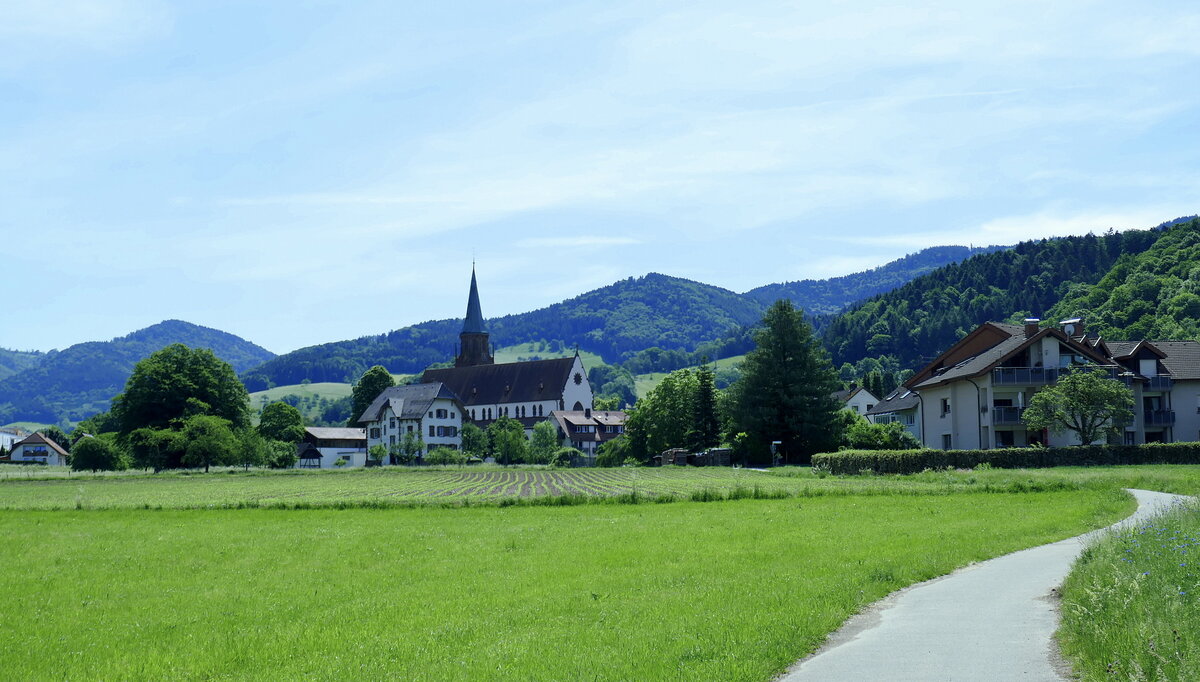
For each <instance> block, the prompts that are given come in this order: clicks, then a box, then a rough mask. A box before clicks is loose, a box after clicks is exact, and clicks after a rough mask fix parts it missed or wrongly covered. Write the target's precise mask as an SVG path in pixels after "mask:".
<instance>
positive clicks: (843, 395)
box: [829, 386, 862, 403]
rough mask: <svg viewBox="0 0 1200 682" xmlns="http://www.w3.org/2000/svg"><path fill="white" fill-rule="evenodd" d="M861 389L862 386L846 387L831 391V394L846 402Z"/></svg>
mask: <svg viewBox="0 0 1200 682" xmlns="http://www.w3.org/2000/svg"><path fill="white" fill-rule="evenodd" d="M861 390H862V387H861V386H854V387H853V388H844V389H842V390H840V391H834V392H833V393H830V394H829V396H830V397H831V398H834V399H836V400H839V401H841V402H843V403H844V402H848V401H849V400H850V399H851V398H853V397H854V394H855V393H858V392H859V391H861Z"/></svg>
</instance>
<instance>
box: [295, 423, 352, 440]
mask: <svg viewBox="0 0 1200 682" xmlns="http://www.w3.org/2000/svg"><path fill="white" fill-rule="evenodd" d="M304 430H305V431H307V432H308V434H309V435H310V436H312V437H313V438H316V439H318V440H366V439H367V430H366V429H356V428H354V427H344V426H343V427H338V426H306V427H304Z"/></svg>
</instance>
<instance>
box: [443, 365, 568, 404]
mask: <svg viewBox="0 0 1200 682" xmlns="http://www.w3.org/2000/svg"><path fill="white" fill-rule="evenodd" d="M574 366H575V358H573V357H570V358H556V359H553V360H532V361H529V362H507V363H503V364H499V365H472V366H470V367H449V368H446V369H427V370H425V374H424V375H422V377H421V381H422V382H426V383H428V382H436V381H440V382H442V383H443V384H445V385H446V386H448V387H449V388H450V390H451V391H453V392H454V394H455V395H457V396H458V398H459V400H461V401H462V402H463V404H464V405H466V406H468V407H470V406H472V405H496V404H500V403H524V402H534V401H538V400H559V399H560V398H562V394H563V388H564V387H566V385H567V381H569V380H570V378H571V368H572V367H574Z"/></svg>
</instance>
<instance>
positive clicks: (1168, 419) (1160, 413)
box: [1142, 410, 1175, 426]
mask: <svg viewBox="0 0 1200 682" xmlns="http://www.w3.org/2000/svg"><path fill="white" fill-rule="evenodd" d="M1142 416H1143V417H1144V418H1145V422H1146V426H1174V425H1175V410H1146V411H1145V412H1143V413H1142Z"/></svg>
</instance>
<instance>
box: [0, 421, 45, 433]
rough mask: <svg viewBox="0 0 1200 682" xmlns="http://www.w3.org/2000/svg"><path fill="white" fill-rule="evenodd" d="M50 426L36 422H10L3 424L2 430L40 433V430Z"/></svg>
mask: <svg viewBox="0 0 1200 682" xmlns="http://www.w3.org/2000/svg"><path fill="white" fill-rule="evenodd" d="M48 426H52V425H51V424H39V423H37V422H12V423H10V424H5V425H4V428H17V429H25V430H26V431H31V432H32V431H41V430H42V429H44V428H46V427H48Z"/></svg>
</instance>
